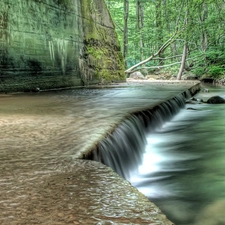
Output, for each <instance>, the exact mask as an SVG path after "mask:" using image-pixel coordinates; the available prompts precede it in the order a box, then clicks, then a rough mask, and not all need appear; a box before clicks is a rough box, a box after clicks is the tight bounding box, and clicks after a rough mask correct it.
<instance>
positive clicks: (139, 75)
mask: <svg viewBox="0 0 225 225" xmlns="http://www.w3.org/2000/svg"><path fill="white" fill-rule="evenodd" d="M129 78H133V79H137V80H144V79H145V77H144V75H143V74H142V73H141V72H139V71H137V72H134V73H131V74H130V77H129Z"/></svg>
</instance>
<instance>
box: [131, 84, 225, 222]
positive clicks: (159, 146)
mask: <svg viewBox="0 0 225 225" xmlns="http://www.w3.org/2000/svg"><path fill="white" fill-rule="evenodd" d="M209 89H210V92H209V93H202V92H201V93H200V94H198V95H197V96H196V97H197V98H201V99H203V100H207V99H208V98H209V97H210V96H214V95H220V96H221V97H223V98H225V89H224V88H218V87H209ZM189 107H191V108H193V109H191V110H189V109H187V108H189ZM224 115H225V105H224V104H220V105H209V104H192V105H190V104H187V105H186V108H185V109H182V110H181V111H180V113H179V114H178V115H176V116H175V117H174V118H173V119H172V120H171V121H170V122H167V123H166V124H164V125H163V127H162V128H161V129H158V130H157V131H156V132H154V133H152V134H149V136H148V144H147V146H146V151H145V154H144V159H143V162H142V163H141V164H140V165H139V169H138V171H139V172H138V173H137V174H133V175H132V177H131V178H130V181H131V183H132V184H133V185H134V186H136V187H137V188H138V189H139V190H140V191H141V192H143V193H144V194H145V195H147V196H148V197H149V199H150V200H151V201H153V202H154V203H155V204H156V205H157V206H159V207H160V208H161V209H162V211H163V212H164V213H165V214H166V215H167V217H168V218H169V219H170V220H172V221H173V222H174V223H175V224H176V225H191V224H198V225H203V224H204V225H207V224H209V225H216V224H225V213H224V212H225V142H224V140H225V120H224Z"/></svg>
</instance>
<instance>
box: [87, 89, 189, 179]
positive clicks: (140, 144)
mask: <svg viewBox="0 0 225 225" xmlns="http://www.w3.org/2000/svg"><path fill="white" fill-rule="evenodd" d="M190 97H191V94H190V92H189V91H186V92H184V93H182V94H180V95H178V96H176V97H174V98H173V99H169V100H168V101H166V102H163V103H161V104H160V105H157V106H155V107H154V108H153V109H147V110H143V111H140V112H136V113H134V114H132V115H130V116H129V117H127V118H126V119H125V120H124V121H123V122H122V123H121V124H120V125H119V126H118V127H117V128H116V129H115V130H114V132H113V133H112V134H109V135H108V136H107V137H106V138H104V139H103V140H102V141H101V142H100V143H99V144H98V145H97V146H96V149H93V151H92V152H91V153H90V154H89V156H88V159H92V160H95V161H99V162H102V163H103V164H105V165H107V166H109V167H111V168H112V169H113V170H114V171H116V172H117V173H118V174H119V175H120V176H122V177H124V178H125V179H128V180H129V179H130V176H131V174H133V173H134V172H135V171H136V170H137V168H138V165H139V164H140V162H141V161H142V158H143V153H144V151H145V146H146V144H147V134H148V133H151V132H152V131H154V130H155V129H157V128H159V127H161V126H162V125H163V123H165V122H166V121H168V120H170V119H171V118H172V117H173V116H174V115H176V114H177V113H178V112H179V110H180V109H181V108H182V107H184V105H185V100H186V99H187V98H190Z"/></svg>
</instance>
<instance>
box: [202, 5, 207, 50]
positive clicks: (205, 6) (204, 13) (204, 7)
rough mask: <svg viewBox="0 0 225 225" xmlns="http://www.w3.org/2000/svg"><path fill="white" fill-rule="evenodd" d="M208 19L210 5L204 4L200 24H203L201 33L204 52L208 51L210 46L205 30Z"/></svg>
mask: <svg viewBox="0 0 225 225" xmlns="http://www.w3.org/2000/svg"><path fill="white" fill-rule="evenodd" d="M207 18H208V5H207V3H204V4H203V5H202V8H201V14H200V22H201V24H202V27H203V29H202V31H201V46H202V51H206V49H207V46H208V35H207V31H206V28H205V24H204V23H205V20H206V19H207Z"/></svg>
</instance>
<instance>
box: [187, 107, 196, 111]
mask: <svg viewBox="0 0 225 225" xmlns="http://www.w3.org/2000/svg"><path fill="white" fill-rule="evenodd" d="M187 110H197V109H194V108H192V107H188V108H187Z"/></svg>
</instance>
